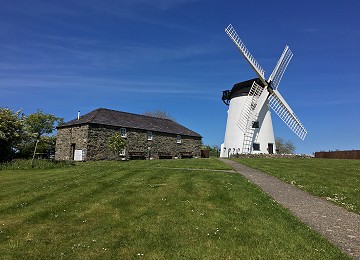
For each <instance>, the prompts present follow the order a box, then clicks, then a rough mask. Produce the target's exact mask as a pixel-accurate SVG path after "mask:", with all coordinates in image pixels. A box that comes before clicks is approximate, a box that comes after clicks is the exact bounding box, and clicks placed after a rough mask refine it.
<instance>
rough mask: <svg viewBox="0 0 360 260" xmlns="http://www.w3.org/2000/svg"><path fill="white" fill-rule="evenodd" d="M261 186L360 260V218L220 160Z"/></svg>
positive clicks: (281, 182) (290, 186)
mask: <svg viewBox="0 0 360 260" xmlns="http://www.w3.org/2000/svg"><path fill="white" fill-rule="evenodd" d="M220 160H221V161H222V162H224V163H226V164H227V165H229V166H231V167H233V168H234V169H235V170H236V171H237V172H238V173H240V174H241V175H243V176H244V177H246V178H247V179H248V180H250V181H251V182H253V183H254V184H256V185H258V186H259V187H260V188H261V189H262V190H263V191H264V192H265V193H267V194H268V195H270V196H271V197H273V198H274V199H275V200H276V201H277V202H278V203H279V204H281V205H282V206H284V207H285V208H288V209H289V210H290V211H291V212H292V213H293V214H294V215H296V216H297V217H298V218H299V219H300V220H302V221H303V222H304V223H306V224H307V225H308V226H310V227H311V228H313V229H314V230H316V231H318V232H319V233H321V234H322V235H323V236H325V237H326V238H327V239H328V240H329V241H331V242H332V243H333V244H335V245H337V246H338V247H339V248H340V249H341V250H343V251H344V252H345V253H346V254H348V255H350V256H352V257H354V258H355V259H360V215H358V214H355V213H352V212H348V211H347V210H345V209H344V208H341V207H339V206H336V205H334V204H333V203H330V202H328V201H326V200H324V199H322V198H319V197H316V196H313V195H310V194H309V193H307V192H305V191H303V190H301V189H299V188H297V187H296V186H294V185H291V184H288V183H285V182H283V181H281V180H279V179H277V178H275V177H273V176H270V175H268V174H265V173H262V172H260V171H257V170H254V169H251V168H249V167H247V166H244V165H242V164H240V163H237V162H234V161H231V160H227V159H220Z"/></svg>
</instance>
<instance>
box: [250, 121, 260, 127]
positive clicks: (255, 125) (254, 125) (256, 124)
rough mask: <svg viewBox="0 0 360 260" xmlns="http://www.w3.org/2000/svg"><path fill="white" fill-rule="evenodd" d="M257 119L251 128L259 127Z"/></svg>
mask: <svg viewBox="0 0 360 260" xmlns="http://www.w3.org/2000/svg"><path fill="white" fill-rule="evenodd" d="M259 127H260V126H259V121H254V122H253V124H252V128H259Z"/></svg>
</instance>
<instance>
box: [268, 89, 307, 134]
mask: <svg viewBox="0 0 360 260" xmlns="http://www.w3.org/2000/svg"><path fill="white" fill-rule="evenodd" d="M268 100H269V105H270V107H271V108H272V110H274V111H275V113H276V114H277V115H278V116H279V117H280V118H281V120H282V121H284V123H285V124H286V125H287V126H288V127H289V128H290V129H291V130H292V131H293V132H294V133H295V134H296V135H297V136H298V137H299V138H300V139H301V140H304V139H305V136H306V134H307V131H306V129H305V127H304V126H303V125H302V124H301V122H300V120H299V119H298V118H297V117H296V115H295V113H294V112H293V111H292V109H291V108H290V106H289V105H288V104H287V103H286V101H285V100H284V98H283V97H282V96H281V95H280V93H279V91H277V90H274V91H272V93H271V94H270V96H269V99H268Z"/></svg>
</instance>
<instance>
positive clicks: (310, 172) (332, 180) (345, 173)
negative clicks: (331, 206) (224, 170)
mask: <svg viewBox="0 0 360 260" xmlns="http://www.w3.org/2000/svg"><path fill="white" fill-rule="evenodd" d="M236 160H237V161H239V162H241V163H243V164H245V165H248V166H250V167H253V168H256V169H259V170H261V171H264V172H267V173H270V174H272V175H274V176H276V177H278V178H280V179H282V180H285V181H286V182H288V183H292V184H295V185H297V186H298V187H300V188H301V189H304V190H306V191H308V192H310V193H312V194H314V195H316V196H320V197H324V198H326V199H327V200H330V201H333V202H335V203H337V204H338V205H340V206H343V207H345V208H347V209H348V210H351V211H353V212H355V213H358V214H360V160H335V159H278V158H251V159H249V158H247V159H246V158H244V159H236Z"/></svg>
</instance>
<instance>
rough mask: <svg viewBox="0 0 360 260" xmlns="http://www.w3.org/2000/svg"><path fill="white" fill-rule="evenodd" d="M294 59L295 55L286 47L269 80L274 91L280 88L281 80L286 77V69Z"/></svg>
mask: <svg viewBox="0 0 360 260" xmlns="http://www.w3.org/2000/svg"><path fill="white" fill-rule="evenodd" d="M292 57H293V53H292V52H291V50H290V48H289V46H285V49H284V51H283V53H282V55H281V57H280V59H279V61H278V63H277V64H276V66H275V68H274V70H273V72H272V73H271V75H270V78H269V82H270V84H271V87H272V88H273V89H277V88H278V86H279V84H280V80H281V78H282V76H283V75H284V72H285V70H286V67H287V66H288V65H289V62H290V60H291V58H292Z"/></svg>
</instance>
